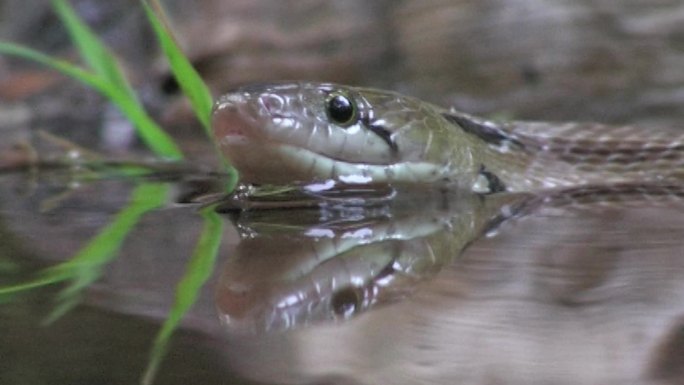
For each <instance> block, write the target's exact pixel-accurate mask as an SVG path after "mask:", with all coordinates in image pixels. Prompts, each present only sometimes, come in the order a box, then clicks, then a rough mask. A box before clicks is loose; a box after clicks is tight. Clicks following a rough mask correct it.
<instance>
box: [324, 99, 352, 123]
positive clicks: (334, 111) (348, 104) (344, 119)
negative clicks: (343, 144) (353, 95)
mask: <svg viewBox="0 0 684 385" xmlns="http://www.w3.org/2000/svg"><path fill="white" fill-rule="evenodd" d="M327 107H328V116H329V117H330V119H332V120H333V121H334V122H335V123H337V124H339V125H348V124H350V123H352V121H353V119H354V116H355V115H356V107H355V106H354V103H352V101H351V100H350V99H349V98H348V97H346V96H344V95H339V94H337V95H333V96H332V97H330V98H329V99H328V106H327Z"/></svg>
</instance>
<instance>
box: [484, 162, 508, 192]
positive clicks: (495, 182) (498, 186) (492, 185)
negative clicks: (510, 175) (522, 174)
mask: <svg viewBox="0 0 684 385" xmlns="http://www.w3.org/2000/svg"><path fill="white" fill-rule="evenodd" d="M480 175H482V176H484V177H485V178H486V179H487V188H488V189H489V193H490V194H494V193H498V192H504V191H506V184H504V182H503V181H502V180H501V179H499V177H498V176H496V175H495V174H494V173H492V172H491V171H489V170H487V169H486V168H485V166H484V165H483V166H481V167H480Z"/></svg>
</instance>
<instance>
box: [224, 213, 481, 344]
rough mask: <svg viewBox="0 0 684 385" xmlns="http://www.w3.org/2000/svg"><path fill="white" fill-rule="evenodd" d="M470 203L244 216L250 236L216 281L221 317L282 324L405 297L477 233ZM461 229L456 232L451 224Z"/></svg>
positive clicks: (262, 325) (248, 326) (340, 315)
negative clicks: (334, 214) (457, 207)
mask: <svg viewBox="0 0 684 385" xmlns="http://www.w3.org/2000/svg"><path fill="white" fill-rule="evenodd" d="M459 204H461V203H459ZM465 206H467V207H468V210H464V213H462V214H459V215H454V213H453V212H450V211H449V210H445V211H441V212H440V211H436V210H430V209H423V210H409V209H406V210H403V212H397V210H389V209H388V210H384V209H378V210H376V211H373V212H372V213H370V214H369V211H367V210H366V211H352V212H350V213H349V215H348V216H347V217H346V218H343V219H340V218H330V217H328V218H326V220H322V221H321V220H320V218H318V220H319V221H320V223H316V224H309V225H304V226H302V225H299V224H296V221H297V219H295V218H301V216H297V215H295V216H293V215H292V214H293V213H292V212H291V211H290V212H289V213H288V215H287V217H288V218H289V220H290V221H293V222H295V223H290V224H289V225H288V224H287V223H285V224H283V223H279V224H275V225H274V224H273V218H272V215H276V214H275V213H271V212H268V213H266V214H264V215H271V217H269V218H261V219H256V218H254V217H250V218H248V219H247V221H248V222H249V223H248V224H245V223H244V221H243V222H242V223H238V227H240V228H242V229H245V227H249V228H248V229H245V231H244V234H248V236H245V237H243V240H242V241H241V242H240V244H239V245H238V246H237V249H236V253H235V254H236V255H235V256H234V257H233V258H231V259H229V260H228V261H227V263H226V266H225V268H224V272H223V274H222V277H221V282H220V284H219V287H218V291H217V306H218V308H219V311H220V313H221V315H222V319H223V321H224V323H225V325H226V327H227V328H228V329H229V330H237V331H248V332H264V331H277V330H285V329H291V328H295V327H300V326H303V325H308V324H313V323H318V322H321V321H330V320H344V319H348V318H350V317H352V316H354V315H357V314H359V313H361V312H363V311H366V310H368V309H369V308H372V307H374V306H376V305H379V304H384V303H388V302H393V301H394V300H397V299H400V298H404V297H406V296H407V295H408V294H409V293H411V292H412V291H413V290H414V289H415V287H416V286H417V285H416V284H417V283H419V282H421V281H423V280H425V279H427V278H429V277H432V276H433V275H434V274H436V273H437V272H438V271H439V270H440V269H441V268H442V267H443V266H444V265H445V264H446V263H447V262H448V261H449V260H451V258H453V257H454V256H455V255H457V254H458V252H459V251H460V250H461V249H462V248H463V245H464V244H466V243H467V242H469V241H471V240H472V238H473V237H475V236H476V234H477V228H476V226H475V225H474V223H476V221H474V220H473V212H472V210H469V209H470V208H471V207H470V206H468V205H467V204H466V205H465ZM310 211H312V212H315V213H317V214H319V212H318V211H315V210H310ZM300 214H301V213H300ZM252 215H254V214H252ZM278 215H281V216H283V214H278ZM321 215H323V216H325V215H327V214H321ZM281 219H283V220H287V219H286V218H284V217H283V218H281ZM456 229H458V230H457V233H458V236H457V237H454V236H453V233H452V232H451V231H449V230H456Z"/></svg>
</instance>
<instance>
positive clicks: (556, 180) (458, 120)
mask: <svg viewBox="0 0 684 385" xmlns="http://www.w3.org/2000/svg"><path fill="white" fill-rule="evenodd" d="M443 115H444V117H445V119H447V120H448V121H449V122H450V123H452V124H453V125H454V126H456V129H457V130H460V131H461V132H463V133H465V134H466V135H468V136H470V139H473V138H474V139H475V140H474V141H473V140H471V141H470V142H471V143H475V144H474V147H475V148H474V149H473V159H474V161H475V164H474V166H475V167H476V168H477V170H478V177H477V179H476V182H475V184H474V187H473V190H474V191H476V192H490V193H491V192H500V191H512V192H523V191H535V190H545V189H553V188H567V187H573V186H584V185H602V184H614V183H649V182H675V183H677V182H682V181H684V134H682V133H680V132H677V131H663V132H660V131H658V132H654V131H652V130H646V129H643V128H637V127H631V126H608V125H601V124H585V123H569V124H554V123H541V122H540V123H537V122H510V123H503V124H496V123H492V122H488V121H485V120H482V119H479V118H476V117H473V116H470V115H466V114H460V113H453V112H448V113H444V114H443Z"/></svg>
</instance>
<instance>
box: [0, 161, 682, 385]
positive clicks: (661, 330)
mask: <svg viewBox="0 0 684 385" xmlns="http://www.w3.org/2000/svg"><path fill="white" fill-rule="evenodd" d="M141 183H147V184H158V185H160V186H163V187H164V188H165V190H163V191H165V192H166V193H167V194H166V195H165V196H164V197H163V199H162V200H160V202H161V203H160V205H159V207H157V208H155V209H153V210H151V211H149V212H147V213H146V214H144V215H143V216H142V217H141V218H140V222H138V223H137V224H136V225H135V226H134V227H133V228H132V230H131V231H130V233H129V234H128V236H127V237H126V238H125V241H124V242H123V243H122V245H121V249H120V251H119V252H118V253H117V254H115V257H114V256H113V257H112V258H111V259H108V260H100V261H99V263H97V264H95V263H89V264H81V265H79V268H78V269H74V270H69V271H70V272H71V273H73V274H75V275H73V276H72V278H73V277H78V279H81V280H82V281H83V282H84V283H83V284H81V285H80V286H79V285H75V286H74V285H73V284H72V287H73V288H72V289H71V291H67V292H66V293H67V294H64V293H65V292H64V291H63V290H64V289H65V288H68V287H70V286H69V282H73V281H69V280H67V281H66V282H63V283H59V284H55V285H49V286H45V287H42V288H38V289H33V290H28V291H23V292H20V293H18V294H12V295H10V296H4V297H0V298H2V300H3V302H1V303H0V330H3V331H5V332H3V333H0V384H38V383H46V382H48V383H50V384H81V383H82V384H92V383H110V384H131V383H137V382H139V381H140V379H141V378H142V377H143V375H144V373H145V372H146V370H147V369H146V367H147V365H148V363H149V362H150V360H151V356H153V354H152V352H153V343H154V339H155V336H156V335H158V332H159V330H160V327H161V325H162V324H163V323H164V322H165V321H166V320H167V316H168V314H169V311H170V309H172V308H174V298H176V287H177V286H178V285H179V284H180V282H182V281H183V280H187V277H188V271H191V270H193V269H197V266H195V265H193V264H192V263H191V262H190V256H191V255H193V250H194V249H195V245H196V242H197V239H198V238H199V237H200V234H201V232H202V229H203V225H204V223H203V220H202V216H201V215H200V207H199V206H198V205H197V204H181V203H178V202H179V201H188V200H191V199H189V197H190V198H192V196H193V194H189V192H192V191H193V190H195V189H198V186H202V190H207V189H206V186H210V187H212V186H213V187H212V188H215V187H216V186H218V185H220V183H218V182H217V183H212V180H211V178H205V179H202V178H198V177H197V175H194V176H193V177H192V178H188V177H187V176H185V177H184V178H180V179H174V180H173V181H165V180H159V179H158V178H157V179H153V180H142V181H141V180H132V179H130V178H108V179H106V180H102V181H95V182H86V181H82V182H80V183H79V185H78V186H74V181H73V175H71V176H70V175H69V174H64V173H60V172H57V171H54V170H53V171H51V172H46V173H43V174H41V175H40V176H39V178H38V179H36V175H32V174H31V173H14V174H7V175H3V176H1V177H0V194H1V195H2V199H0V202H2V203H1V204H0V217H1V219H2V220H1V221H0V222H1V225H0V240H1V242H0V245H1V247H0V284H1V285H0V286H8V285H13V284H18V283H21V282H26V281H27V280H30V279H33V278H35V277H36V276H40V275H39V272H41V271H44V269H45V268H48V267H50V266H56V265H58V264H59V263H62V262H64V261H67V260H69V258H71V257H72V256H73V255H74V254H75V253H77V252H78V251H79V250H82V248H83V246H84V245H86V244H87V243H88V242H89V240H90V239H92V237H93V236H95V235H96V234H97V233H98V231H100V230H101V229H102V228H104V226H106V225H107V224H108V223H112V221H114V220H115V219H116V218H117V215H118V214H117V213H120V212H121V210H125V208H126V207H127V205H128V204H129V200H130V199H129V197H130V196H131V194H132V193H133V191H135V190H136V189H137V188H139V186H140V185H141ZM69 186H71V187H73V188H72V189H71V190H69V189H68V187H69ZM209 190H211V188H209ZM65 191H69V193H68V194H64V192H65ZM680 195H681V194H680V191H679V188H677V187H676V186H675V187H672V186H658V187H651V188H648V189H643V188H640V189H635V188H632V187H630V186H623V187H622V188H620V189H613V190H612V191H591V192H590V193H588V194H585V193H584V192H582V191H575V192H573V193H571V194H570V193H568V194H563V195H561V196H549V197H539V196H524V195H517V196H516V195H504V196H501V195H498V196H496V195H495V196H488V197H484V198H483V197H479V196H472V195H465V194H458V193H453V194H443V193H440V192H428V193H420V194H418V195H416V193H412V194H410V195H406V196H404V195H400V196H399V197H397V198H396V199H394V200H391V201H383V200H382V199H377V197H376V198H374V199H373V200H372V204H370V205H369V206H368V207H364V208H359V207H358V206H356V205H345V204H344V203H343V202H344V200H343V199H338V200H337V201H335V202H334V203H332V204H327V205H326V207H325V208H322V209H297V208H290V209H287V210H271V209H264V210H254V211H250V212H247V213H242V214H238V213H237V212H235V211H230V210H227V209H225V207H224V208H223V209H222V213H221V214H220V221H221V222H222V223H223V224H224V227H223V229H222V231H221V233H222V235H223V236H222V241H221V249H220V253H219V256H218V258H217V260H216V261H215V262H214V263H213V266H214V267H215V268H214V271H213V273H212V274H211V275H210V276H209V278H208V279H207V281H206V283H205V284H204V285H203V286H202V288H201V290H200V291H199V296H198V299H197V301H196V302H195V303H194V305H193V306H192V308H191V309H190V310H189V312H188V313H187V314H185V316H184V318H183V321H182V324H181V326H180V328H179V329H178V330H177V331H176V332H175V335H174V337H173V339H172V342H171V344H170V345H169V347H168V351H167V352H166V354H165V355H164V356H163V361H162V364H161V367H160V368H159V370H158V371H157V376H156V379H155V382H154V383H158V384H176V383H178V384H180V383H184V384H185V383H203V384H234V383H237V384H240V383H244V384H251V383H264V384H311V383H316V384H328V383H331V384H332V383H334V384H357V383H358V384H375V383H392V384H422V383H436V384H442V383H443V384H453V383H463V384H465V383H483V384H484V383H506V384H549V383H552V384H618V383H619V384H624V383H630V384H633V383H635V384H678V383H681V381H682V379H683V378H684V369H682V368H684V338H682V331H684V317H683V315H684V280H682V279H681V278H682V277H684V244H683V243H682V241H681V240H682V235H684V234H683V233H684V216H682V213H684V205H683V204H682V202H681V201H680ZM545 198H546V199H545ZM482 234H484V235H482ZM90 281H92V282H90ZM191 281H192V280H191ZM186 287H187V286H186ZM60 293H62V294H60ZM50 320H52V322H49V323H48V324H46V321H50Z"/></svg>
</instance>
